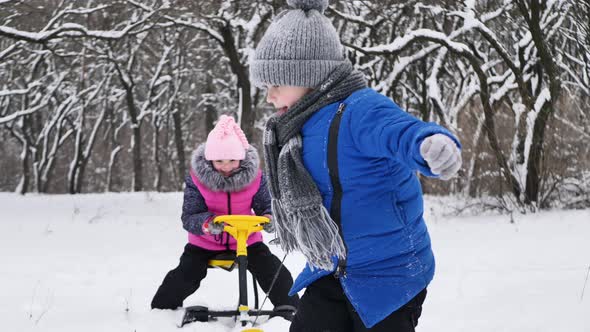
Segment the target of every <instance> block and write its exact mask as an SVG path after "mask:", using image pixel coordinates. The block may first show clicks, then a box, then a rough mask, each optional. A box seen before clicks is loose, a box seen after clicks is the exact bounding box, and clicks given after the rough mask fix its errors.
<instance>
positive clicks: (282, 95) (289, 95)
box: [266, 85, 311, 112]
mask: <svg viewBox="0 0 590 332" xmlns="http://www.w3.org/2000/svg"><path fill="white" fill-rule="evenodd" d="M309 91H311V89H310V88H304V87H301V86H289V85H282V86H276V85H273V86H269V87H268V88H267V90H266V101H267V102H268V103H269V104H273V105H274V107H275V108H276V109H277V110H279V112H286V111H287V110H288V109H289V108H291V106H293V105H295V103H297V102H298V101H299V99H301V97H303V96H305V95H306V94H307V93H308V92H309Z"/></svg>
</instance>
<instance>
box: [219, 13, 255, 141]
mask: <svg viewBox="0 0 590 332" xmlns="http://www.w3.org/2000/svg"><path fill="white" fill-rule="evenodd" d="M221 35H222V36H223V49H224V51H225V54H226V55H227V57H228V58H229V63H230V67H231V70H232V72H233V73H234V74H235V75H236V76H237V81H238V93H239V95H240V106H239V107H240V112H239V119H238V121H239V123H240V126H241V127H242V130H243V131H244V134H245V135H246V137H248V138H249V139H252V138H253V137H254V133H255V131H254V129H255V128H254V124H255V123H256V114H254V108H253V107H252V96H251V95H250V89H251V85H250V78H249V76H248V68H247V67H246V66H244V65H242V63H241V62H240V54H239V53H238V50H237V49H236V46H235V41H234V37H233V34H232V31H231V27H230V26H229V24H226V25H224V26H223V27H222V28H221Z"/></svg>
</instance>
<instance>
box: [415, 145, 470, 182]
mask: <svg viewBox="0 0 590 332" xmlns="http://www.w3.org/2000/svg"><path fill="white" fill-rule="evenodd" d="M420 154H421V155H422V158H424V160H426V162H427V163H428V167H430V170H431V171H432V173H434V174H437V175H439V178H440V179H441V180H448V179H450V178H452V177H453V176H454V175H455V174H456V173H457V171H459V169H460V168H461V162H462V160H461V150H459V147H457V144H455V142H454V141H453V140H452V139H451V138H450V137H448V136H447V135H443V134H434V135H432V136H428V137H426V139H424V141H423V142H422V144H421V145H420Z"/></svg>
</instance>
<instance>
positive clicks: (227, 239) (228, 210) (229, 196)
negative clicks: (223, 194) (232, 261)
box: [221, 192, 231, 250]
mask: <svg viewBox="0 0 590 332" xmlns="http://www.w3.org/2000/svg"><path fill="white" fill-rule="evenodd" d="M227 214H231V193H230V192H228V193H227ZM221 234H223V233H221ZM226 236H227V238H226V240H225V248H226V249H227V250H229V234H227V233H226ZM221 241H223V236H221Z"/></svg>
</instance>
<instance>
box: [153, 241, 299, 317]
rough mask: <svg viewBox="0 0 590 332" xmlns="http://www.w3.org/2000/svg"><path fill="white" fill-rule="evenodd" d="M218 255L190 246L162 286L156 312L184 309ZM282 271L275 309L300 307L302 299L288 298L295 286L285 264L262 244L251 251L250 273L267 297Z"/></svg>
mask: <svg viewBox="0 0 590 332" xmlns="http://www.w3.org/2000/svg"><path fill="white" fill-rule="evenodd" d="M217 253H218V252H217V251H212V250H206V249H203V248H200V247H197V246H194V245H192V244H190V243H188V244H187V245H186V246H185V247H184V252H183V253H182V256H180V263H179V264H178V266H177V267H176V268H175V269H173V270H172V271H170V272H168V274H166V277H165V278H164V281H162V285H161V286H160V287H159V288H158V291H157V292H156V295H155V296H154V299H153V300H152V309H176V308H178V307H182V303H183V301H184V299H186V298H187V297H189V295H191V294H192V293H194V292H195V291H196V290H197V289H198V288H199V286H200V284H201V280H203V279H204V278H205V276H206V275H207V262H208V261H209V259H211V258H212V257H213V256H215V255H216V254H217ZM279 268H280V269H281V272H280V273H279V276H278V277H277V280H276V281H275V283H274V286H273V287H272V291H271V292H270V294H269V296H268V297H269V299H270V301H271V302H272V304H273V305H274V306H275V307H276V306H279V305H292V306H294V307H297V304H298V303H299V296H297V295H296V296H292V297H290V296H289V295H288V293H289V290H290V289H291V286H292V285H293V278H292V277H291V274H290V273H289V271H288V270H287V269H286V268H285V267H284V266H281V261H280V260H279V259H278V258H277V257H276V256H275V255H273V254H272V253H271V252H270V250H269V249H268V247H267V246H266V245H265V244H264V243H262V242H257V243H255V244H253V245H251V246H249V247H248V270H249V271H250V272H251V273H252V275H254V277H255V278H256V280H257V281H258V283H259V284H260V287H261V288H262V290H263V291H264V292H265V293H268V289H269V288H270V285H271V283H272V280H273V278H274V276H275V274H276V272H277V270H278V269H279ZM236 280H237V276H236Z"/></svg>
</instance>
